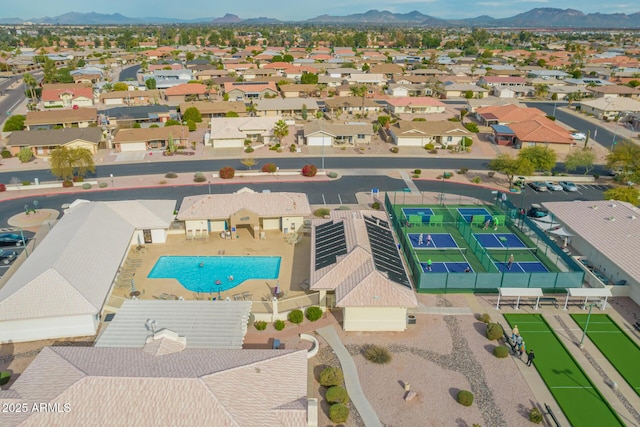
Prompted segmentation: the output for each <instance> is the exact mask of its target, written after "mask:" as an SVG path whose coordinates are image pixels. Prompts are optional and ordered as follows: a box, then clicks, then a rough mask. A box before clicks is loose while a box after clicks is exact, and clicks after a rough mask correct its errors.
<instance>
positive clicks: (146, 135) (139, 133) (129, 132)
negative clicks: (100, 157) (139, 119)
mask: <svg viewBox="0 0 640 427" xmlns="http://www.w3.org/2000/svg"><path fill="white" fill-rule="evenodd" d="M185 135H186V136H189V128H188V127H186V126H169V127H161V128H138V129H135V128H132V129H120V130H119V131H118V133H117V134H116V136H115V138H113V142H114V143H127V142H140V141H166V140H168V139H169V137H171V138H174V139H181V138H183V137H185Z"/></svg>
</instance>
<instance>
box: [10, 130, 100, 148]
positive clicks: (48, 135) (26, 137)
mask: <svg viewBox="0 0 640 427" xmlns="http://www.w3.org/2000/svg"><path fill="white" fill-rule="evenodd" d="M77 140H82V141H86V142H92V143H94V144H98V143H99V142H100V141H101V140H102V131H101V130H100V129H98V128H94V127H88V128H65V129H49V130H32V131H16V132H12V133H11V136H10V137H9V142H8V143H7V145H9V146H15V147H39V146H45V147H52V146H56V145H64V144H67V143H69V142H72V141H77Z"/></svg>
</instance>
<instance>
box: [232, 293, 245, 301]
mask: <svg viewBox="0 0 640 427" xmlns="http://www.w3.org/2000/svg"><path fill="white" fill-rule="evenodd" d="M233 300H234V301H243V300H244V298H243V297H242V295H241V294H235V295H234V296H233Z"/></svg>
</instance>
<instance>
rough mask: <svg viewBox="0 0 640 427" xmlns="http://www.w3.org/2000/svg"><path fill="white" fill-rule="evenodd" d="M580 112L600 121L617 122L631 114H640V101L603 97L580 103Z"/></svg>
mask: <svg viewBox="0 0 640 427" xmlns="http://www.w3.org/2000/svg"><path fill="white" fill-rule="evenodd" d="M579 105H580V111H582V112H584V113H587V114H593V115H594V116H596V117H598V118H599V119H606V120H615V119H616V117H622V116H624V115H626V114H629V113H638V112H640V101H636V100H635V99H631V98H622V97H615V98H613V97H602V98H597V99H592V100H587V101H581V102H580V104H579Z"/></svg>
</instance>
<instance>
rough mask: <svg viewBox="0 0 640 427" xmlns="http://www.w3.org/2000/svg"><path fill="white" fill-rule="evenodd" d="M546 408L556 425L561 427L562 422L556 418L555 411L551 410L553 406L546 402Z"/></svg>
mask: <svg viewBox="0 0 640 427" xmlns="http://www.w3.org/2000/svg"><path fill="white" fill-rule="evenodd" d="M544 409H545V411H547V415H549V416H550V417H551V419H552V420H553V422H554V423H555V424H556V427H560V423H559V422H558V419H557V418H556V416H555V415H554V413H553V411H552V410H551V407H550V406H549V405H547V404H546V403H545V404H544Z"/></svg>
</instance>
